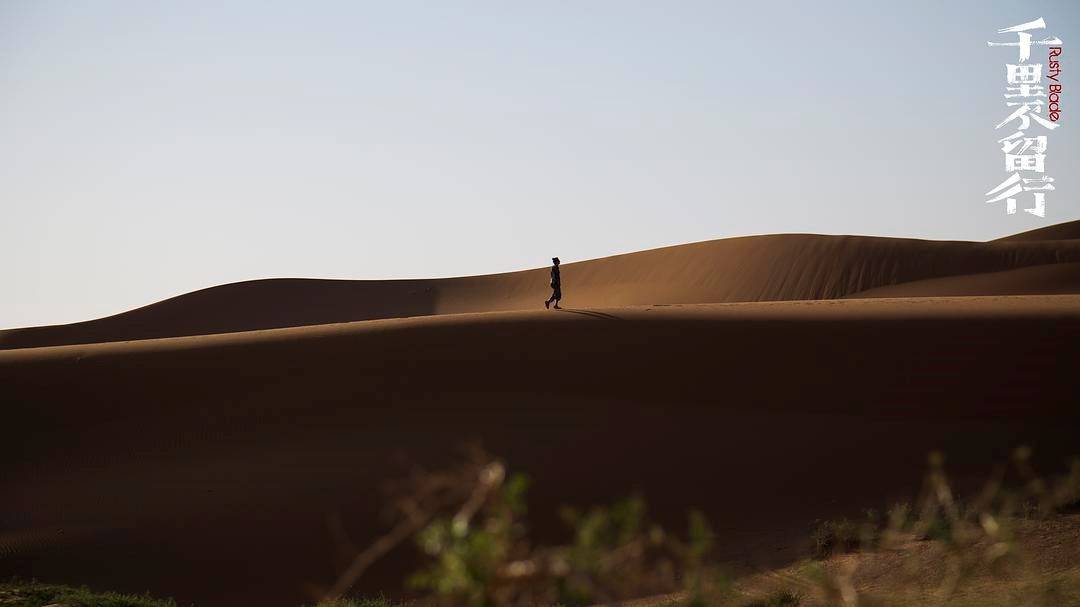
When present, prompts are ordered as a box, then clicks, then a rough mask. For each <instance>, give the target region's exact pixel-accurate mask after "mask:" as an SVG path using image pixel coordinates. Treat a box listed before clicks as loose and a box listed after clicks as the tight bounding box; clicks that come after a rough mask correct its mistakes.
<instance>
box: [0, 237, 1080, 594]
mask: <svg viewBox="0 0 1080 607" xmlns="http://www.w3.org/2000/svg"><path fill="white" fill-rule="evenodd" d="M1078 225H1080V224H1076V223H1074V224H1065V225H1063V226H1054V227H1053V228H1047V229H1045V230H1040V231H1036V232H1033V233H1028V234H1026V235H1025V234H1021V235H1017V236H1016V237H1011V238H1008V239H1002V240H999V241H994V242H989V243H971V242H935V241H922V240H901V239H887V238H872V237H861V236H814V235H778V236H754V237H746V238H735V239H727V240H719V241H711V242H704V243H696V244H690V245H683V246H678V247H669V248H665V249H657V250H653V251H645V252H641V253H632V254H628V255H619V256H615V257H610V258H604V259H598V260H593V261H587V262H581V263H575V264H566V265H565V266H564V269H563V283H564V292H565V297H566V299H565V300H564V306H565V307H566V309H565V310H563V311H548V310H544V309H543V307H542V301H543V299H544V298H545V297H547V295H548V292H547V290H546V281H547V274H546V269H543V268H541V269H537V270H529V271H524V272H517V273H510V274H501V275H494V276H478V277H467V278H453V279H439V280H428V281H425V280H409V281H319V280H311V281H308V280H294V279H287V280H266V281H253V282H247V283H238V284H234V285H225V286H222V287H215V288H212V289H206V290H203V291H199V292H196V293H191V294H188V295H183V296H180V297H177V298H174V299H171V300H167V301H164V302H160V303H158V304H153V305H150V306H147V307H144V308H140V309H138V310H133V311H131V312H128V313H124V314H119V315H116V316H112V317H108V318H104V319H100V320H96V321H89V322H86V323H78V324H74V325H65V326H57V327H40V328H28V329H16V330H10V331H4V332H0V347H3V348H6V350H4V351H0V407H2V410H3V421H4V423H3V424H2V425H0V455H2V457H0V503H2V504H3V505H2V506H0V576H9V575H13V574H18V575H21V576H24V577H37V578H39V579H43V580H49V581H55V582H64V583H76V584H78V583H86V584H90V585H92V586H95V587H102V588H108V589H112V590H118V591H133V592H139V591H143V590H150V591H152V592H153V593H155V594H157V595H164V596H173V597H175V598H177V599H178V601H180V603H181V604H188V603H189V602H192V601H194V602H196V603H197V604H198V605H229V604H260V605H271V606H273V605H297V604H300V603H301V602H303V601H310V600H311V594H310V593H311V589H312V588H316V587H319V586H325V585H328V584H329V583H330V582H331V581H332V580H333V579H334V577H335V576H336V574H337V573H338V572H339V571H340V568H341V567H342V566H343V564H344V563H345V562H346V561H347V559H348V557H349V556H351V553H350V551H349V550H348V546H347V545H343V540H342V533H341V529H342V528H343V529H344V530H345V531H346V532H347V535H348V537H349V541H350V542H352V544H354V545H355V546H363V545H365V543H366V542H367V541H370V540H371V539H372V538H373V537H375V536H377V535H378V534H379V533H380V532H381V531H382V530H383V528H384V524H385V521H384V520H383V519H382V518H380V498H381V493H380V491H381V488H382V487H383V485H384V483H385V481H386V480H387V479H390V478H393V477H396V476H399V475H400V474H402V473H403V472H404V471H407V470H408V469H409V467H410V466H413V465H427V466H439V465H440V464H445V463H447V462H449V461H452V459H453V458H454V457H455V454H456V453H457V452H458V449H460V448H461V447H462V446H463V445H465V444H467V443H469V442H470V441H478V442H481V443H482V444H483V446H484V447H485V448H486V449H487V450H488V451H490V452H492V453H494V454H497V455H500V456H502V457H504V458H505V459H506V461H507V463H508V464H509V466H510V468H511V469H515V470H521V471H524V472H527V473H528V474H530V475H531V476H532V478H533V481H534V489H533V490H532V492H531V494H530V501H529V508H530V521H532V523H533V532H534V536H535V537H537V538H538V539H540V540H541V541H543V540H545V539H547V540H556V539H563V538H562V536H561V535H560V534H561V533H563V531H562V527H561V526H560V524H559V523H558V521H557V516H556V508H557V506H558V505H560V504H564V503H571V504H575V505H581V506H584V505H589V504H591V503H597V502H607V501H610V500H611V499H613V498H615V497H619V496H625V495H628V494H630V493H632V492H638V493H640V494H641V495H642V496H643V497H645V498H646V500H647V501H648V503H649V505H650V507H651V508H652V512H653V515H654V516H655V517H656V518H658V519H659V520H661V521H664V522H670V523H671V524H672V526H675V525H678V524H679V522H680V521H682V520H683V518H682V517H683V515H684V513H685V511H686V509H688V508H690V507H697V508H701V509H702V510H703V511H704V512H705V513H706V514H707V515H708V516H709V517H710V519H711V520H712V521H713V522H714V525H715V527H716V528H717V531H718V533H719V535H720V538H721V544H722V545H723V550H724V554H723V555H722V556H724V557H726V558H728V559H730V560H732V562H733V563H735V564H736V565H739V566H744V567H750V568H753V567H771V566H780V565H783V564H784V563H785V562H787V561H790V560H791V559H792V558H794V557H796V556H798V554H797V553H798V551H799V550H800V549H801V547H800V542H801V541H802V539H803V538H805V536H806V529H807V527H808V525H809V524H810V523H811V522H812V521H813V520H814V519H816V518H825V517H831V516H837V515H842V514H849V513H852V512H859V511H860V510H861V509H862V508H867V507H880V506H881V505H883V504H885V503H887V502H888V500H892V499H901V498H906V497H909V496H908V493H907V492H909V491H910V490H913V489H915V488H917V487H918V486H919V480H920V478H921V475H922V473H923V472H924V470H925V462H926V455H927V453H928V452H929V451H931V450H935V449H936V450H941V451H943V452H944V453H945V455H946V461H947V466H948V469H949V470H950V472H951V473H952V474H953V475H954V477H955V478H956V479H957V483H958V485H959V486H961V487H963V486H965V483H966V484H967V486H973V483H975V482H977V481H978V480H981V479H983V478H984V477H985V473H986V472H987V471H988V470H989V468H990V467H991V466H992V465H993V464H994V463H998V462H1001V461H1004V460H1005V459H1006V458H1007V455H1008V453H1009V450H1010V449H1011V448H1012V447H1015V446H1017V445H1021V444H1027V445H1031V446H1033V447H1034V448H1035V453H1036V462H1037V464H1038V465H1039V466H1040V467H1041V468H1042V469H1043V470H1045V471H1046V472H1053V471H1055V470H1056V469H1057V468H1060V467H1061V466H1062V465H1063V464H1064V462H1065V458H1066V457H1067V456H1070V455H1076V454H1078V453H1080V448H1078V447H1077V440H1076V436H1075V432H1076V428H1077V427H1080V426H1078V425H1077V422H1080V410H1078V409H1077V407H1076V404H1077V396H1076V395H1077V394H1078V393H1080V373H1077V372H1076V363H1077V361H1080V340H1078V337H1080V289H1078V287H1080V279H1078V276H1077V274H1078V270H1077V267H1078V265H1080V240H1075V239H1073V237H1075V236H1077V232H1078V231H1080V230H1078V228H1077V226H1078ZM537 308H539V309H537ZM335 530H336V531H335ZM413 558H414V555H413V554H412V553H411V552H410V551H408V550H399V551H398V552H397V553H395V554H393V555H392V556H391V558H388V559H387V560H386V561H384V562H382V563H380V564H379V565H377V566H376V567H375V568H373V569H372V570H370V571H369V572H368V574H367V575H366V576H365V577H364V578H363V579H362V580H361V582H360V584H358V586H357V590H358V591H360V592H369V593H371V592H375V593H377V592H379V591H387V592H393V591H395V590H396V589H398V588H400V587H401V582H402V575H403V574H404V572H405V571H407V570H408V569H409V568H410V566H411V564H412V562H413Z"/></svg>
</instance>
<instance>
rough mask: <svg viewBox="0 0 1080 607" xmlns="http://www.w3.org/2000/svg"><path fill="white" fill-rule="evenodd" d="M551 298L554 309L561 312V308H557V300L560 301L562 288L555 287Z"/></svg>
mask: <svg viewBox="0 0 1080 607" xmlns="http://www.w3.org/2000/svg"><path fill="white" fill-rule="evenodd" d="M551 296H552V297H553V298H554V299H555V309H556V310H561V309H562V308H560V307H559V300H560V299H562V287H555V292H554V293H552V294H551Z"/></svg>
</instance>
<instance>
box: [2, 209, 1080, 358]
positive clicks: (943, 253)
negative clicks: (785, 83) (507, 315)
mask: <svg viewBox="0 0 1080 607" xmlns="http://www.w3.org/2000/svg"><path fill="white" fill-rule="evenodd" d="M1078 232H1080V222H1072V223H1067V224H1062V225H1059V226H1052V227H1050V228H1044V229H1042V230H1036V231H1033V232H1027V233H1025V234H1019V235H1017V236H1014V237H1011V238H1007V239H1002V240H998V241H993V242H988V243H978V242H939V241H926V240H909V239H896V238H875V237H867V236H820V235H807V234H785V235H773V236H751V237H745V238H729V239H724V240H714V241H708V242H700V243H694V244H687V245H680V246H674V247H666V248H661V249H654V250H650V251H642V252H638V253H630V254H626V255H616V256H614V257H606V258H602V259H596V260H591V261H584V262H580V263H572V264H566V265H565V266H564V268H563V280H564V283H565V284H564V291H565V294H566V298H567V299H566V303H567V304H568V305H573V306H578V307H596V306H626V305H646V304H658V303H682V304H697V303H725V302H746V301H785V300H809V299H833V298H840V297H845V296H849V295H853V294H856V293H863V294H864V296H867V295H868V294H873V293H875V291H872V290H873V289H880V288H885V287H892V286H894V285H901V284H904V283H912V282H916V281H926V280H933V279H940V278H946V277H950V278H956V277H961V276H965V275H974V274H980V275H984V276H982V277H981V278H978V279H974V280H971V281H968V280H966V279H958V280H956V281H947V282H946V283H943V284H946V285H953V284H961V285H963V288H960V289H959V290H957V288H954V287H948V288H947V289H946V291H944V292H941V293H935V292H934V291H933V284H935V283H932V284H931V285H930V286H929V287H927V286H925V285H924V286H917V287H913V288H914V289H915V291H914V292H917V293H918V294H920V295H933V294H950V293H957V294H961V293H962V294H965V295H979V294H983V295H1000V294H1011V293H1013V294H1024V293H1061V292H1071V293H1076V292H1080V291H1077V290H1076V289H1074V288H1073V286H1071V285H1073V284H1074V279H1073V278H1069V279H1068V282H1067V283H1064V284H1068V285H1070V286H1067V287H1066V286H1063V283H1061V282H1059V281H1058V280H1057V276H1056V272H1055V271H1050V272H1039V271H1035V272H1032V273H1026V274H1025V277H1026V278H1025V279H1023V280H1021V281H1019V283H1022V285H1023V286H1024V288H1023V289H1021V290H1013V287H1012V286H1011V285H1013V284H1014V283H1015V282H1016V281H1015V276H1014V275H1004V276H1002V280H1001V282H1000V283H999V282H998V281H997V280H996V279H995V277H994V276H987V275H988V274H990V273H1002V272H1009V271H1012V270H1018V269H1022V268H1030V267H1033V266H1043V265H1047V264H1061V263H1078V262H1080V240H1061V239H1062V238H1071V237H1072V236H1075V235H1076V234H1077V233H1078ZM1070 276H1072V275H1070ZM1044 279H1045V281H1044V282H1039V281H1041V280H1044ZM546 287H547V270H546V269H545V268H540V269H534V270H526V271H521V272H512V273H507V274H494V275H487V276H473V277H464V278H447V279H432V280H387V281H363V280H357V281H346V280H305V279H271V280H256V281H250V282H241V283H235V284H229V285H223V286H218V287H213V288H209V289H204V290H201V291H196V292H194V293H189V294H186V295H181V296H179V297H175V298H172V299H168V300H165V301H162V302H159V303H156V304H152V305H149V306H146V307H143V308H139V309H137V310H132V311H130V312H125V313H123V314H118V315H116V316H110V317H107V318H102V319H98V320H92V321H88V322H82V323H75V324H70V325H60V326H48V327H31V328H24V329H10V330H6V331H0V349H11V348H28V347H40V346H50V345H63V344H77V343H96V342H106V341H123V340H132V339H148V338H157V337H174V336H180V335H206V334H213V333H227V332H234V331H250V330H257V329H269V328H278V327H295V326H307V325H317V324H325V323H334V322H349V321H357V320H371V319H379V318H398V317H409V316H420V315H431V314H447V313H462V312H489V311H506V310H531V309H536V308H537V307H538V306H539V305H540V303H541V302H542V301H543V300H544V298H546V296H547V291H546ZM881 293H885V294H888V293H895V294H897V295H903V294H904V293H905V291H904V289H903V288H901V289H900V290H899V291H890V290H885V291H881ZM871 296H876V295H871Z"/></svg>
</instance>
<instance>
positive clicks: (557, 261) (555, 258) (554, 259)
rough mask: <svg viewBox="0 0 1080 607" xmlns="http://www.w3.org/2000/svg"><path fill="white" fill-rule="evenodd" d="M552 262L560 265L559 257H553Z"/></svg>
mask: <svg viewBox="0 0 1080 607" xmlns="http://www.w3.org/2000/svg"><path fill="white" fill-rule="evenodd" d="M551 261H554V262H555V263H559V258H558V257H552V258H551Z"/></svg>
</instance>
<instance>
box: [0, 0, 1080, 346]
mask: <svg viewBox="0 0 1080 607" xmlns="http://www.w3.org/2000/svg"><path fill="white" fill-rule="evenodd" d="M1038 17H1043V18H1045V19H1046V21H1047V24H1048V26H1049V28H1048V32H1049V33H1050V34H1052V35H1057V36H1058V37H1060V38H1062V39H1063V41H1064V46H1065V52H1064V55H1063V56H1062V60H1063V67H1064V73H1063V79H1064V85H1065V87H1064V94H1063V99H1062V102H1063V119H1062V124H1063V126H1062V128H1059V129H1058V130H1057V131H1054V132H1053V133H1050V145H1049V149H1048V151H1047V156H1048V158H1047V174H1049V175H1051V176H1053V177H1055V179H1057V183H1056V185H1057V186H1058V190H1057V191H1056V192H1051V193H1050V194H1049V196H1048V198H1047V200H1048V204H1047V216H1046V218H1045V219H1038V218H1036V217H1033V216H1031V215H1028V214H1025V213H1022V212H1021V213H1018V214H1017V215H1013V216H1007V215H1006V214H1005V211H1004V203H999V204H997V205H987V204H985V203H984V202H983V201H984V200H985V197H984V196H983V193H984V192H985V191H987V190H989V189H990V188H992V187H993V186H995V185H997V183H999V182H1000V181H1001V180H1002V179H1004V178H1005V177H1006V176H1007V174H1006V173H1005V171H1004V168H1003V160H1002V153H1001V151H1000V149H998V147H997V145H998V144H996V143H995V141H996V139H998V138H999V137H1002V136H1004V135H1005V134H1007V133H1003V132H1002V131H995V130H994V125H995V124H996V123H997V122H998V121H1000V120H1002V119H1003V118H1004V117H1005V116H1006V115H1007V112H1005V106H1004V100H1003V99H1002V98H1001V94H1002V93H1003V92H1004V90H1003V86H1004V64H1005V63H1006V62H1007V61H1011V62H1014V63H1015V56H1014V55H1015V49H1003V48H993V49H991V48H987V46H986V41H987V40H990V39H1001V40H1005V39H1007V38H1006V37H1004V36H999V35H998V34H996V33H995V32H996V30H997V29H998V28H1001V27H1007V26H1011V25H1015V24H1017V23H1021V22H1025V21H1029V20H1032V19H1035V18H1038ZM1078 17H1080V3H1077V2H1071V1H1068V0H1061V1H1058V2H1026V1H1025V2H978V1H974V0H972V1H968V2H941V1H934V2H930V1H925V2H908V1H896V2H892V3H889V4H886V3H884V2H865V1H863V2H822V3H810V2H791V3H783V2H740V3H725V2H659V1H655V2H629V1H609V2H599V1H597V2H552V1H544V2H539V1H537V2H528V3H527V2H505V1H499V2H496V1H492V2H479V1H477V2H472V1H468V2H466V1H461V2H449V1H445V2H411V1H403V0H395V1H389V0H388V1H386V2H352V1H349V2H254V1H251V2H248V1H234V2H195V1H192V2H155V1H141V0H140V1H136V0H132V1H129V2H112V1H105V0H101V1H93V2H77V1H74V0H71V1H68V2H52V1H47V0H0V285H3V292H2V297H0V327H15V326H27V325H35V324H52V323H62V322H72V321H77V320H85V319H89V318H94V317H99V316H104V315H108V314H113V313H117V312H121V311H124V310H126V309H130V308H133V307H137V306H140V305H144V304H147V303H151V302H153V301H156V300H160V299H164V298H166V297H171V296H173V295H178V294H180V293H184V292H187V291H192V290H195V289H199V288H203V287H208V286H212V285H216V284H221V283H227V282H234V281H239V280H247V279H254V278H267V277H281V276H297V277H327V278H409V277H435V276H455V275H467V274H482V273H489V272H500V271H509V270H518V269H524V268H529V267H537V266H542V265H545V263H546V262H547V260H548V258H550V257H551V256H553V255H559V256H560V257H561V258H562V259H563V260H564V261H576V260H582V259H589V258H595V257H601V256H606V255H611V254H616V253H622V252H629V251H636V250H641V249H648V248H654V247H658V246H664V245H670V244H679V243H685V242H692V241H699V240H708V239H713V238H722V237H728V236H741V235H748V234H761V233H774V232H818V233H832V234H838V233H853V234H873V235H884V236H911V237H920V238H943V239H976V240H983V239H989V238H995V237H998V236H1002V235H1005V234H1009V233H1014V232H1019V231H1023V230H1027V229H1032V228H1036V227H1040V226H1043V225H1050V224H1053V223H1059V222H1062V221H1069V220H1073V219H1078V218H1080V206H1078V203H1080V201H1078V199H1077V192H1078V191H1080V190H1078V186H1077V184H1076V183H1075V179H1076V175H1078V174H1080V171H1077V168H1078V161H1080V138H1077V136H1076V135H1075V134H1074V133H1073V132H1072V131H1073V129H1072V125H1071V124H1070V123H1071V122H1072V113H1073V110H1074V108H1076V109H1075V111H1077V112H1080V105H1077V104H1074V103H1073V100H1074V99H1076V100H1080V92H1077V91H1080V84H1074V82H1075V83H1080V79H1075V78H1073V74H1080V59H1077V60H1076V62H1075V63H1074V62H1073V59H1072V58H1073V57H1078V58H1080V50H1077V51H1075V54H1074V51H1072V50H1071V49H1073V48H1077V49H1080V19H1078ZM1041 37H1042V36H1041V35H1037V36H1036V38H1041ZM1074 44H1076V45H1078V46H1075V47H1074V46H1073V45H1074ZM1032 54H1033V61H1043V62H1045V51H1044V49H1043V48H1042V47H1035V50H1034V51H1033V53H1032ZM1037 128H1038V127H1033V129H1032V130H1036V129H1037ZM1027 200H1028V199H1027V198H1021V200H1020V205H1021V207H1023V206H1026V203H1027ZM540 295H544V294H538V297H539V296H540Z"/></svg>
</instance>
